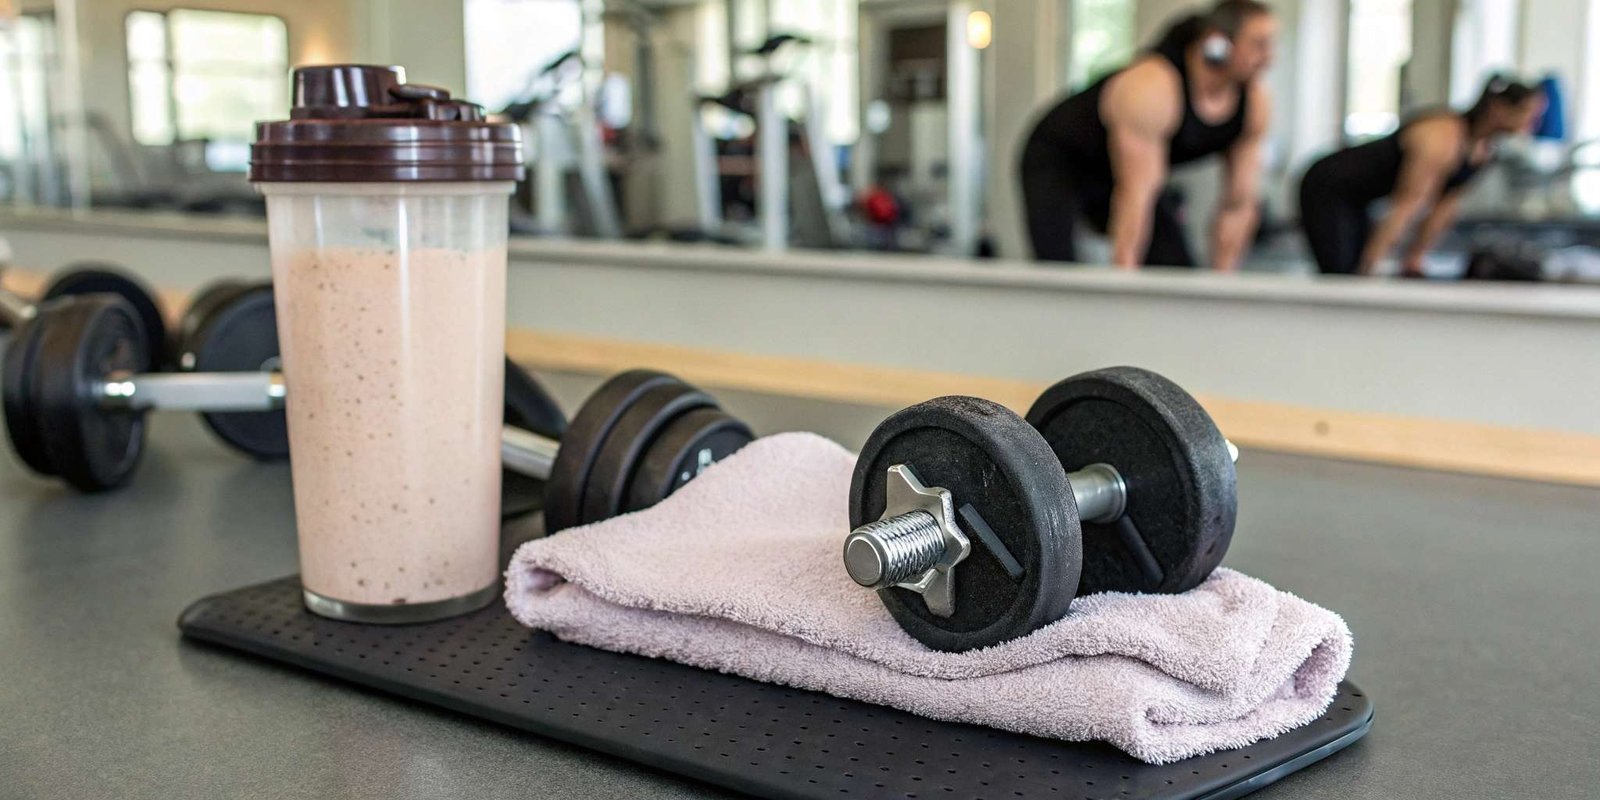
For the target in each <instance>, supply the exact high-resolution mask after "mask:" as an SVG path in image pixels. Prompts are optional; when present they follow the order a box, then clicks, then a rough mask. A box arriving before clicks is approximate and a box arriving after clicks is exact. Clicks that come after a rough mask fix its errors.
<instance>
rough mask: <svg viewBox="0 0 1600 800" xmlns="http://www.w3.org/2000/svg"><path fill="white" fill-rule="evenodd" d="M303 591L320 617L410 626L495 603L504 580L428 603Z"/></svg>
mask: <svg viewBox="0 0 1600 800" xmlns="http://www.w3.org/2000/svg"><path fill="white" fill-rule="evenodd" d="M300 592H301V596H302V597H304V599H305V604H306V608H307V609H308V610H310V611H311V613H313V614H316V615H317V616H320V617H327V618H329V619H337V620H342V621H344V622H362V623H368V624H373V625H409V624H414V623H418V622H434V621H437V620H441V619H448V618H450V617H457V616H460V615H462V614H466V613H469V612H472V611H477V610H478V609H480V608H483V607H484V606H486V605H489V604H490V603H492V602H494V599H495V598H496V597H499V596H500V582H499V581H495V582H494V583H491V584H489V585H488V586H485V587H483V588H482V589H479V590H478V591H476V592H472V593H471V594H464V595H461V596H460V597H449V598H446V599H444V600H434V601H431V602H427V603H402V604H398V605H396V604H387V605H382V604H368V603H352V602H349V601H347V600H335V599H333V598H331V597H323V596H322V595H320V594H317V593H316V592H313V591H311V590H310V589H306V588H304V587H302V588H301V590H300Z"/></svg>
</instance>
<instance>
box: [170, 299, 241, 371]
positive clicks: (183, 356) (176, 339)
mask: <svg viewBox="0 0 1600 800" xmlns="http://www.w3.org/2000/svg"><path fill="white" fill-rule="evenodd" d="M249 289H250V284H249V283H246V282H245V281H242V280H239V279H237V278H224V279H222V280H219V281H215V282H213V283H210V284H207V285H206V287H205V288H204V289H201V290H200V291H198V292H196V293H195V294H194V296H193V297H191V298H190V299H189V307H188V308H187V309H185V310H184V312H183V317H182V318H180V319H179V320H178V329H177V330H176V331H173V332H172V344H171V347H172V352H171V355H169V356H168V360H169V361H170V362H171V363H172V366H173V367H174V368H175V369H180V370H185V371H189V372H192V371H194V370H195V361H194V360H195V353H194V350H195V347H196V342H197V339H196V338H195V336H196V334H197V333H198V332H199V331H200V329H201V328H203V327H204V326H205V324H206V321H207V320H209V319H210V318H211V315H212V314H214V313H216V310H217V309H218V308H220V307H222V305H223V304H224V303H226V302H228V301H229V300H232V299H233V298H234V297H237V296H238V295H239V294H240V293H242V292H245V291H248V290H249Z"/></svg>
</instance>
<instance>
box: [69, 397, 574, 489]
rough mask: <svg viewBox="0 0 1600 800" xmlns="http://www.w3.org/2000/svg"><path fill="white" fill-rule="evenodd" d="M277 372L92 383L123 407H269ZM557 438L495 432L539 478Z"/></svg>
mask: <svg viewBox="0 0 1600 800" xmlns="http://www.w3.org/2000/svg"><path fill="white" fill-rule="evenodd" d="M285 388H286V387H285V386H284V383H283V375H282V373H278V372H189V373H150V374H140V375H123V376H117V375H113V376H111V377H110V378H108V379H107V380H106V381H104V382H102V383H100V384H98V385H97V387H96V392H95V397H96V400H97V402H98V403H99V404H100V406H101V407H102V408H108V409H121V410H127V411H156V410H160V411H204V412H209V413H219V412H220V413H227V412H234V411H242V412H249V411H275V410H277V409H280V408H283V401H284V397H285V395H286V394H287V392H286V391H285ZM560 446H561V444H560V442H557V441H556V440H554V439H551V438H549V437H546V436H540V435H539V434H537V433H534V432H532V431H526V430H522V429H521V428H504V429H503V430H502V431H501V433H500V457H501V459H502V460H503V461H504V463H505V466H506V468H507V469H510V470H512V471H513V472H518V473H521V474H523V475H527V476H529V477H532V478H537V479H540V480H545V479H548V478H549V477H550V469H551V467H552V466H553V465H554V464H555V459H556V451H557V450H558V449H559V448H560Z"/></svg>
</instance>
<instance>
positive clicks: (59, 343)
mask: <svg viewBox="0 0 1600 800" xmlns="http://www.w3.org/2000/svg"><path fill="white" fill-rule="evenodd" d="M137 326H138V320H137V318H136V315H135V314H134V313H133V312H132V310H131V309H130V308H129V307H128V305H127V304H126V303H123V302H121V301H120V300H118V299H117V298H115V297H112V296H109V295H96V296H91V297H85V298H81V299H78V300H76V301H74V302H72V303H67V304H61V305H54V306H51V307H49V308H48V309H46V310H45V312H44V313H43V314H41V315H40V317H39V319H38V320H37V321H36V322H35V323H34V324H33V325H30V326H29V327H28V329H27V331H25V332H24V335H23V336H22V337H20V338H18V339H17V340H15V341H14V342H12V344H11V346H10V347H9V348H8V352H7V356H6V369H7V374H8V377H10V374H11V372H12V370H13V367H14V365H16V366H15V370H16V372H17V375H18V380H17V381H16V382H15V384H13V383H12V382H10V381H8V382H7V385H6V403H7V414H6V423H7V427H8V429H9V431H10V433H11V439H12V444H13V447H14V448H15V449H16V450H17V452H18V454H19V455H20V456H21V457H22V458H23V460H24V462H26V463H27V464H28V465H29V466H30V467H32V468H34V470H35V471H37V472H40V473H41V474H45V475H59V476H61V477H62V478H64V479H66V480H67V481H68V482H69V483H71V484H72V485H74V486H76V487H78V488H80V489H84V490H88V491H97V490H102V489H109V488H113V487H115V486H119V485H121V484H122V483H124V482H126V481H127V479H128V478H129V477H130V476H131V475H132V473H133V470H134V469H135V467H136V466H137V462H138V457H139V454H140V452H141V451H142V449H143V439H144V428H143V422H144V414H145V412H147V411H150V410H153V409H168V410H189V411H200V412H203V413H210V414H216V415H222V414H258V413H262V412H267V411H272V412H276V413H280V414H281V409H282V407H283V401H284V396H285V387H284V384H283V380H282V377H281V376H280V375H279V374H278V373H277V372H272V371H261V370H248V371H239V372H188V373H184V372H178V373H157V374H150V373H145V372H143V371H142V368H143V366H144V365H145V364H146V363H147V362H148V358H147V354H146V353H144V352H143V351H142V350H141V349H140V346H139V342H140V339H139V337H137V335H136V333H137ZM506 375H507V396H508V398H513V402H514V405H513V403H508V405H507V411H506V414H507V416H508V417H515V418H516V419H518V420H532V421H535V422H538V421H540V420H545V421H555V422H559V423H561V424H562V425H564V423H565V420H564V418H562V417H561V414H560V410H559V408H557V407H556V406H555V404H554V402H553V401H549V400H548V395H546V394H545V393H544V391H543V389H542V387H539V385H538V383H537V382H536V381H535V380H534V379H533V377H532V376H530V375H528V374H527V373H525V372H523V371H522V370H521V369H520V368H518V367H517V366H516V365H514V364H512V363H510V362H509V361H508V362H507V363H506ZM14 394H15V396H14ZM538 398H544V399H543V400H540V399H538ZM550 427H561V425H551V426H550ZM574 434H577V435H576V437H574ZM752 438H753V436H752V434H751V432H750V429H749V428H748V427H747V426H745V425H744V423H742V422H739V421H738V420H736V419H734V418H733V417H731V416H728V415H727V414H725V413H723V412H722V411H721V410H720V409H719V408H718V407H717V405H716V402H715V401H714V400H712V399H711V398H710V397H709V396H707V395H705V394H704V393H702V392H699V391H698V390H695V389H693V388H692V387H690V386H688V385H687V384H684V383H682V382H681V381H678V380H677V379H675V378H672V377H670V376H667V375H663V374H661V373H655V372H648V371H635V372H628V373H623V374H621V375H618V376H616V377H614V378H612V379H611V380H609V381H607V382H606V383H605V384H603V385H602V386H601V387H600V389H599V390H597V391H596V392H595V393H594V395H593V396H591V397H590V399H589V401H588V402H586V403H585V404H584V406H583V408H582V409H581V410H580V411H579V414H578V416H577V417H576V418H575V419H574V420H573V424H572V425H571V426H570V428H568V429H567V435H566V437H565V438H564V439H563V441H562V442H558V441H557V440H556V439H555V438H553V437H552V436H550V435H546V432H545V431H531V430H526V429H523V428H519V427H506V428H505V429H504V430H503V432H502V458H503V461H504V463H505V465H506V467H507V468H508V469H509V470H510V471H512V472H514V473H515V474H517V475H519V476H527V477H530V478H533V479H535V480H538V481H547V482H546V483H545V484H544V486H543V500H544V503H545V504H546V506H547V507H549V508H553V509H556V511H555V512H554V519H553V520H549V521H547V523H546V528H547V530H549V531H556V530H560V529H562V528H565V527H570V526H572V525H576V524H582V523H584V522H594V521H598V520H600V519H606V518H609V517H612V516H616V515H617V514H621V513H624V512H627V511H635V510H639V509H641V508H645V507H648V506H650V505H653V504H655V503H656V502H658V501H659V500H661V499H662V498H664V497H666V496H667V495H668V494H671V493H672V492H673V491H676V490H677V489H678V488H679V487H681V486H682V485H683V484H684V483H686V482H687V481H689V480H691V479H693V478H694V477H695V476H696V475H698V474H699V473H700V471H702V470H704V469H705V467H706V466H708V465H710V464H711V463H714V462H715V461H718V460H720V459H721V458H723V457H725V456H727V455H728V454H730V453H732V452H734V451H735V450H737V449H739V448H740V447H742V446H744V444H746V443H748V442H749V441H750V440H751V439H752ZM285 449H286V446H285Z"/></svg>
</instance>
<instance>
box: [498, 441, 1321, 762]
mask: <svg viewBox="0 0 1600 800" xmlns="http://www.w3.org/2000/svg"><path fill="white" fill-rule="evenodd" d="M854 461H855V459H854V456H852V455H851V454H850V453H849V452H847V451H846V450H845V449H844V448H842V447H840V446H839V445H837V444H834V443H833V442H831V441H828V440H827V439H823V438H821V437H819V436H815V435H812V434H803V433H795V434H783V435H778V436H771V437H768V438H765V439H762V440H759V441H757V442H755V443H753V444H751V445H749V446H748V447H746V448H745V449H744V450H742V451H740V452H739V453H738V454H736V455H734V456H733V457H731V458H729V459H727V460H726V461H724V462H722V463H720V464H717V465H716V466H714V467H712V468H711V469H710V470H708V471H707V472H706V473H705V474H704V475H702V476H701V477H699V478H698V479H696V480H695V481H694V482H693V483H691V484H689V485H688V486H687V487H685V488H684V489H683V490H682V491H680V492H678V493H677V494H675V495H673V496H672V497H670V498H668V499H667V500H666V501H665V502H663V503H661V504H659V505H657V506H655V507H654V508H652V509H649V510H647V511H642V512H639V513H637V514H631V515H628V516H624V517H619V518H617V519H613V520H608V521H606V522H603V523H599V524H596V525H590V526H586V527H581V528H573V529H570V530H567V531H565V532H562V533H559V534H557V535H555V536H551V537H549V538H545V539H536V540H534V541H531V542H528V543H527V544H525V545H523V546H522V548H521V549H519V550H518V551H517V553H516V555H515V556H514V557H513V558H512V560H511V565H510V567H509V568H508V569H507V571H506V605H507V606H509V607H510V609H511V613H512V614H513V615H514V616H515V617H516V618H517V619H518V620H520V621H521V622H522V623H523V624H525V625H528V626H531V627H534V628H539V629H543V630H549V631H552V632H553V633H555V635H557V636H559V637H560V638H562V639H565V640H567V641H571V642H578V643H581V644H585V645H591V646H594V647H600V648H604V649H607V650H617V651H622V652H627V653H637V654H640V655H645V656H651V657H656V658H666V659H671V660H673V661H679V662H682V663H685V664H691V665H694V666H697V667H702V668H705V669H713V670H719V671H722V672H730V673H733V674H736V675H743V676H745V677H747V678H753V679H755V680H759V681H768V682H771V683H778V684H783V685H786V686H795V687H799V688H803V689H814V690H818V691H823V692H827V693H829V694H833V695H837V696H840V697H847V698H854V699H857V700H863V701H866V702H869V703H878V704H881V705H886V706H893V707H895V708H899V709H903V710H905V711H910V712H912V713H915V714H920V715H923V716H926V717H931V718H934V719H940V720H952V721H958V722H969V723H975V724H979V725H988V726H991V727H995V728H1003V729H1006V730H1011V731H1017V732H1020V733H1027V734H1033V735H1038V736H1047V737H1054V738H1059V739H1068V740H1073V741H1084V740H1103V741H1107V742H1110V743H1111V744H1113V745H1115V746H1117V747H1119V748H1121V749H1123V750H1125V751H1126V752H1128V753H1129V754H1130V755H1132V756H1134V757H1135V758H1138V759H1140V760H1142V761H1147V762H1150V763H1153V764H1160V763H1166V762H1170V761H1177V760H1179V759H1183V758H1188V757H1190V756H1194V755H1199V754H1202V753H1208V752H1212V751H1215V750H1223V749H1228V748H1234V747H1242V746H1244V745H1247V744H1250V743H1252V742H1255V741H1257V740H1260V739H1264V738H1269V737H1272V736H1276V735H1278V734H1280V733H1283V732H1285V731H1288V730H1290V729H1292V728H1296V727H1299V726H1301V725H1304V724H1306V723H1308V722H1311V721H1312V720H1314V719H1316V718H1317V717H1319V716H1320V715H1321V714H1322V713H1323V711H1325V710H1326V709H1327V707H1328V704H1329V703H1330V702H1331V701H1332V700H1333V696H1334V692H1335V690H1336V689H1337V687H1338V684H1339V681H1340V680H1342V679H1343V677H1344V674H1345V670H1346V669H1347V668H1348V667H1349V664H1350V652H1351V640H1350V631H1349V629H1348V628H1347V627H1346V626H1345V624H1344V620H1342V619H1340V618H1339V616H1338V615H1337V614H1334V613H1333V612H1331V611H1328V610H1326V609H1324V608H1321V607H1319V606H1316V605H1313V604H1311V603H1308V602H1306V601H1304V600H1301V599H1299V598H1297V597H1295V596H1293V595H1291V594H1288V593H1285V592H1280V591H1278V590H1276V589H1274V588H1272V587H1271V586H1268V585H1267V584H1265V583H1263V582H1261V581H1259V580H1256V579H1254V578H1250V577H1247V576H1245V575H1242V574H1240V573H1238V572H1234V571H1232V570H1228V569H1220V570H1218V571H1217V572H1216V573H1215V574H1214V575H1212V577H1211V578H1210V579H1209V580H1207V581H1206V582H1205V583H1203V584H1201V585H1200V586H1199V587H1197V588H1195V589H1194V590H1192V591H1189V592H1186V593H1184V594H1181V595H1130V594H1112V593H1107V594H1100V595H1094V596H1090V597H1083V598H1079V599H1078V600H1077V601H1075V602H1074V603H1073V607H1072V608H1073V610H1072V613H1071V614H1068V615H1067V617H1066V618H1064V619H1062V620H1060V621H1058V622H1056V623H1054V624H1052V625H1049V626H1047V627H1045V628H1042V629H1040V630H1038V631H1036V632H1034V633H1033V634H1032V635H1030V636H1026V637H1024V638H1021V639H1017V640H1014V641H1010V642H1006V643H1003V644H1000V645H997V646H995V647H991V648H986V649H983V650H975V651H969V652H965V653H943V652H937V651H934V650H930V649H928V648H927V647H925V646H924V645H922V644H921V643H920V642H918V641H916V640H915V639H913V638H911V637H910V636H909V635H907V634H906V633H905V632H904V631H902V630H901V629H900V627H899V626H898V625H896V624H895V622H894V620H893V619H892V618H891V617H890V616H889V613H888V611H886V610H885V609H884V607H883V605H882V603H880V602H879V601H878V598H877V596H876V595H875V594H874V593H873V592H870V591H867V590H865V589H862V588H861V587H859V586H857V585H855V583H853V582H852V581H851V580H850V578H849V577H848V576H847V575H846V574H845V571H844V568H843V566H842V565H841V563H840V547H841V546H842V542H843V541H844V537H845V534H847V533H848V532H849V523H848V521H847V518H846V517H847V515H846V511H845V503H846V498H847V497H848V496H849V492H848V490H849V486H850V473H851V468H852V466H853V464H854Z"/></svg>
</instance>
